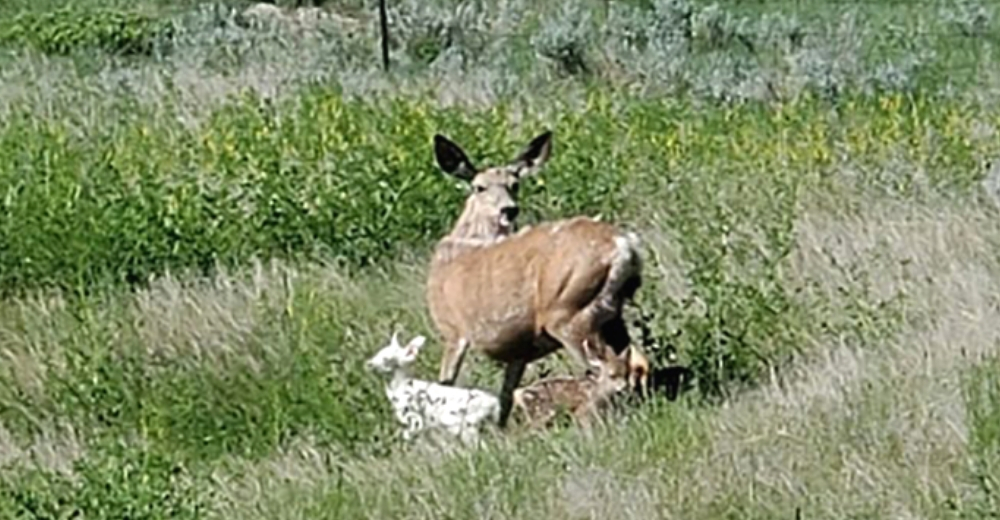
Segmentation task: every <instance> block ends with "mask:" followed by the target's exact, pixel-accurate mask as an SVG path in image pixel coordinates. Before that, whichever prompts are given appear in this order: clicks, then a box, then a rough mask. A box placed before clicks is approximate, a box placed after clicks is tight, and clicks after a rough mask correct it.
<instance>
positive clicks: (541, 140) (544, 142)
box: [514, 130, 552, 177]
mask: <svg viewBox="0 0 1000 520" xmlns="http://www.w3.org/2000/svg"><path fill="white" fill-rule="evenodd" d="M550 155H552V131H551V130H546V131H544V132H542V133H541V134H539V135H538V136H536V137H535V138H534V139H532V140H531V142H530V143H528V146H525V147H524V150H522V151H521V154H520V155H518V156H517V159H514V164H516V165H517V166H518V167H519V173H518V176H519V177H528V176H531V175H534V174H535V173H537V172H538V170H539V169H540V168H541V167H542V165H544V164H545V162H546V161H548V160H549V156H550Z"/></svg>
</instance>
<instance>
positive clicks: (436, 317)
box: [427, 132, 642, 426]
mask: <svg viewBox="0 0 1000 520" xmlns="http://www.w3.org/2000/svg"><path fill="white" fill-rule="evenodd" d="M550 148H551V133H549V132H546V133H544V134H542V135H540V136H538V137H536V138H535V139H534V140H533V141H532V142H531V143H530V144H529V145H528V146H527V148H526V149H525V150H524V151H523V152H522V153H521V155H520V156H519V157H518V158H517V159H515V161H514V162H512V163H511V164H509V165H506V166H501V167H494V168H489V169H486V170H482V171H479V170H476V169H475V167H473V166H472V163H471V162H470V161H469V159H468V157H466V155H465V153H464V152H463V151H462V150H461V149H460V148H459V147H458V145H456V144H454V143H452V142H451V141H449V140H448V139H446V138H444V137H441V136H436V137H435V154H436V157H437V160H438V164H439V165H440V166H441V168H442V169H443V170H444V171H445V172H448V173H451V174H453V175H455V176H457V177H459V178H463V179H466V180H468V181H470V183H471V184H472V189H473V193H472V194H471V195H470V196H469V197H468V199H466V203H465V208H464V210H463V212H462V215H461V217H459V219H458V222H457V223H456V224H455V226H454V228H453V229H452V231H451V233H449V234H448V235H447V236H445V237H444V238H443V239H442V240H441V241H440V242H439V243H438V245H437V248H436V250H435V254H434V257H433V259H432V261H431V265H430V269H429V275H428V280H427V302H428V307H429V309H430V313H431V317H432V319H433V321H434V324H435V325H436V327H437V328H438V331H439V332H440V334H441V336H442V338H443V340H444V354H443V356H442V359H441V371H440V377H439V380H440V382H442V383H444V384H452V383H454V381H455V379H456V378H457V377H458V374H459V371H460V370H461V364H462V360H463V358H464V356H465V354H466V352H467V350H468V349H469V348H472V349H475V350H477V351H479V352H481V353H483V354H485V355H486V356H488V357H489V358H492V359H494V360H496V361H499V362H502V363H505V364H506V368H505V375H504V385H503V389H502V390H501V392H500V396H499V397H500V402H501V412H500V413H501V416H500V425H501V426H503V425H505V424H506V421H507V418H508V417H509V414H510V410H511V405H512V399H513V392H514V389H515V388H516V387H517V385H518V384H519V383H520V380H521V377H522V376H523V374H524V369H525V367H526V365H527V363H530V362H532V361H535V360H537V359H539V358H541V357H544V356H546V355H548V354H550V353H552V352H555V351H556V350H558V349H560V348H566V349H567V351H568V352H569V353H570V354H571V356H572V357H573V358H574V359H575V360H576V361H577V363H578V364H579V365H580V366H582V367H587V366H588V363H587V361H588V360H590V359H595V356H593V355H592V353H591V352H589V351H588V348H586V347H585V346H584V342H585V341H588V340H590V341H592V342H593V343H595V346H596V348H598V349H603V348H605V347H607V346H609V347H611V348H612V349H613V350H614V351H615V352H616V353H617V352H622V351H623V350H624V349H625V348H626V347H628V346H629V344H630V339H629V337H628V332H627V330H626V328H625V324H624V321H623V320H622V316H621V314H622V306H623V304H624V302H625V301H626V300H627V299H628V298H630V297H631V296H632V294H633V293H634V292H635V291H636V289H638V287H639V285H640V284H641V270H642V261H641V257H640V254H639V239H638V237H637V236H636V235H635V234H633V233H628V232H623V231H622V230H620V229H618V228H617V227H616V226H614V225H612V224H609V223H606V222H600V221H598V220H596V219H593V218H590V217H584V216H581V217H574V218H569V219H563V220H557V221H551V222H545V223H542V224H540V225H537V226H535V227H532V228H529V229H525V230H522V231H520V232H517V233H514V231H513V228H514V219H515V218H516V216H517V213H518V211H517V201H516V193H517V187H518V183H519V181H520V180H521V179H522V178H523V177H525V176H526V175H530V174H532V173H534V171H536V170H537V168H538V167H540V166H541V164H543V163H544V162H545V160H546V159H547V158H548V156H549V152H550ZM598 352H601V351H598ZM600 357H602V356H600V355H598V356H596V358H600Z"/></svg>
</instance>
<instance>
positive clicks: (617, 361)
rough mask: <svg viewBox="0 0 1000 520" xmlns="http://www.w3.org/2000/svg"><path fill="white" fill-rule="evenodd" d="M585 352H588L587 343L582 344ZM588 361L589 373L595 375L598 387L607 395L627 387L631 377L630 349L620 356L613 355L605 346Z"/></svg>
mask: <svg viewBox="0 0 1000 520" xmlns="http://www.w3.org/2000/svg"><path fill="white" fill-rule="evenodd" d="M584 349H585V351H590V348H589V342H588V341H585V342H584ZM595 354H596V356H595V357H594V358H591V359H589V360H588V361H587V362H588V363H590V366H591V373H592V374H595V375H596V380H597V382H598V385H599V386H600V387H601V388H602V389H603V390H604V391H605V392H607V393H611V394H614V393H618V392H621V391H623V390H625V389H626V388H628V386H629V381H630V375H631V355H632V347H629V348H626V349H625V350H623V351H622V352H621V354H615V353H614V351H612V350H611V348H609V347H607V346H605V347H604V348H603V349H601V350H600V351H599V352H596V353H595Z"/></svg>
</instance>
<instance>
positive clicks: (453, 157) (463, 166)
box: [434, 134, 476, 181]
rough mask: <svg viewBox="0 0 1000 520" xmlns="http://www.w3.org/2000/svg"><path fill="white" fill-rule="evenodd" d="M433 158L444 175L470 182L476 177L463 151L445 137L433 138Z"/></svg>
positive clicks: (473, 167)
mask: <svg viewBox="0 0 1000 520" xmlns="http://www.w3.org/2000/svg"><path fill="white" fill-rule="evenodd" d="M434 158H435V159H437V163H438V166H439V167H440V168H441V169H442V170H444V172H445V173H447V174H449V175H453V176H455V177H458V178H459V179H463V180H467V181H468V180H472V178H473V177H475V176H476V167H475V166H473V165H472V161H470V160H469V156H468V155H465V151H463V150H462V147H461V146H458V145H457V144H455V143H454V142H452V141H451V140H450V139H448V138H447V137H445V136H443V135H441V134H436V135H435V136H434Z"/></svg>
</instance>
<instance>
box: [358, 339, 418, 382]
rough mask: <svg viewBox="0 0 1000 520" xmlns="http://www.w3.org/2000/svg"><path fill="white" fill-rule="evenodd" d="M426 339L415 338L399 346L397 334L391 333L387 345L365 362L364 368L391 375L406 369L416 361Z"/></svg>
mask: <svg viewBox="0 0 1000 520" xmlns="http://www.w3.org/2000/svg"><path fill="white" fill-rule="evenodd" d="M426 341H427V338H425V337H424V336H417V337H415V338H413V339H411V340H410V342H409V343H407V344H406V345H400V344H399V333H398V332H393V333H392V338H391V339H390V340H389V344H388V345H386V346H384V347H382V349H381V350H379V351H378V352H377V353H376V354H375V355H374V356H372V357H371V359H369V360H368V361H366V362H365V367H366V368H368V369H369V370H374V371H376V372H381V373H391V372H394V371H395V370H397V369H400V368H406V367H408V366H410V365H412V364H413V362H414V361H416V360H417V355H418V354H420V349H421V348H423V346H424V343H425V342H426Z"/></svg>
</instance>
